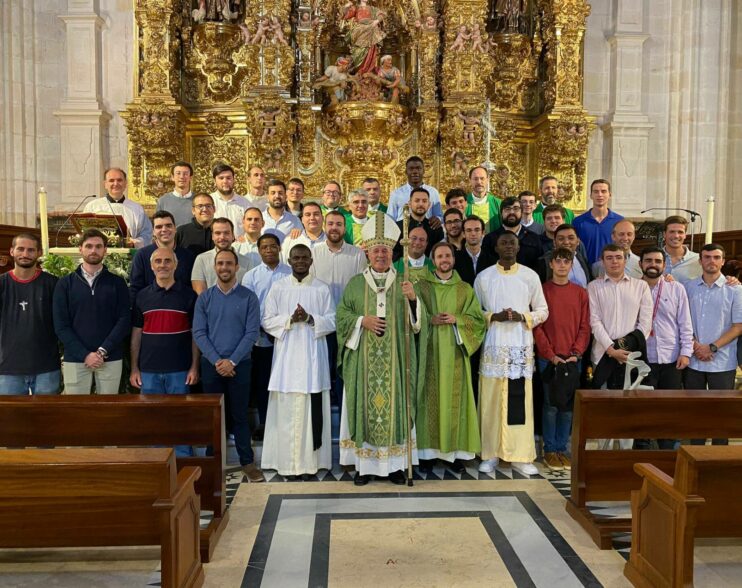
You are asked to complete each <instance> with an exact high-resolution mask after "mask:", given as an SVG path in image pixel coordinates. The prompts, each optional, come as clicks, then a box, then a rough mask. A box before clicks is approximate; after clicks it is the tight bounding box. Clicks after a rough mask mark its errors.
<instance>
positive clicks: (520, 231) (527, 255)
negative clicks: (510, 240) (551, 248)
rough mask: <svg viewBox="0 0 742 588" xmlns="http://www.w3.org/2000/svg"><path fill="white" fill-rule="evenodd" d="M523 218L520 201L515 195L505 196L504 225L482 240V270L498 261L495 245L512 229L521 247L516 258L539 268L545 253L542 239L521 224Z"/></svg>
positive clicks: (522, 263)
mask: <svg viewBox="0 0 742 588" xmlns="http://www.w3.org/2000/svg"><path fill="white" fill-rule="evenodd" d="M521 218H522V212H521V206H520V201H519V200H518V199H517V198H515V197H514V196H511V197H509V198H505V199H504V200H503V201H502V204H500V221H501V223H502V226H501V227H499V228H498V229H496V230H494V231H492V232H491V233H489V234H487V236H486V237H485V238H484V241H483V242H482V259H480V261H479V263H480V264H481V269H480V271H482V270H483V269H485V268H487V267H489V266H491V265H495V264H496V263H497V260H498V259H499V256H498V255H497V253H496V251H495V245H496V243H497V238H498V237H499V236H500V235H502V234H503V233H505V232H506V231H510V232H511V233H514V234H515V236H516V237H518V244H519V249H518V256H517V258H516V261H517V263H519V264H520V265H524V266H526V267H528V268H530V269H532V270H533V271H537V270H538V260H539V258H540V257H541V256H542V255H543V254H544V251H543V247H542V245H541V240H540V239H539V236H538V235H536V234H535V233H533V232H532V231H529V230H528V229H527V228H526V227H524V226H523V225H521V224H520V221H521Z"/></svg>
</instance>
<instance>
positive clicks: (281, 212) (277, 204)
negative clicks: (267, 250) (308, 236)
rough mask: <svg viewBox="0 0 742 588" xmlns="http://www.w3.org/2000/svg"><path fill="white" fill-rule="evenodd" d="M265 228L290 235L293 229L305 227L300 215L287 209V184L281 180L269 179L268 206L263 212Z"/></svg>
mask: <svg viewBox="0 0 742 588" xmlns="http://www.w3.org/2000/svg"><path fill="white" fill-rule="evenodd" d="M263 221H264V222H265V227H264V230H265V229H276V230H278V231H281V232H282V233H283V234H284V236H288V234H289V233H291V231H292V229H297V230H299V231H301V230H303V229H304V226H303V225H302V224H301V221H300V220H299V219H298V217H296V216H294V215H293V214H291V213H290V212H289V211H288V210H286V184H284V183H283V182H282V181H281V180H276V179H273V180H269V181H268V208H266V209H265V212H263Z"/></svg>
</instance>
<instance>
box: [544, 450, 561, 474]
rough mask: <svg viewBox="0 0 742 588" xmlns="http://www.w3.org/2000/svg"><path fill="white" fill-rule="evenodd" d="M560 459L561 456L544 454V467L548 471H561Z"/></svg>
mask: <svg viewBox="0 0 742 588" xmlns="http://www.w3.org/2000/svg"><path fill="white" fill-rule="evenodd" d="M560 457H561V456H560V455H559V454H558V453H545V454H544V465H545V466H546V467H548V468H549V469H550V470H563V469H564V464H563V463H562V460H561V459H560Z"/></svg>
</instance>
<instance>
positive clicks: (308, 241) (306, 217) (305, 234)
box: [281, 202, 327, 259]
mask: <svg viewBox="0 0 742 588" xmlns="http://www.w3.org/2000/svg"><path fill="white" fill-rule="evenodd" d="M301 220H302V224H303V225H304V230H303V231H302V232H301V234H300V235H298V236H297V237H293V238H292V237H291V236H288V237H286V238H285V239H284V240H283V246H282V247H281V255H282V256H283V259H288V258H289V252H290V251H291V248H292V247H293V246H294V245H296V244H297V243H304V245H306V246H308V247H309V248H310V249H312V248H314V246H315V245H316V244H318V243H322V241H324V240H325V239H326V238H327V236H326V235H325V232H324V231H323V230H322V223H323V221H324V217H323V215H322V209H321V208H320V205H319V204H317V203H316V202H307V203H306V204H305V205H304V210H303V211H302V213H301Z"/></svg>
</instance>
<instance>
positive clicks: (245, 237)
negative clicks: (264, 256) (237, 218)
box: [232, 206, 283, 268]
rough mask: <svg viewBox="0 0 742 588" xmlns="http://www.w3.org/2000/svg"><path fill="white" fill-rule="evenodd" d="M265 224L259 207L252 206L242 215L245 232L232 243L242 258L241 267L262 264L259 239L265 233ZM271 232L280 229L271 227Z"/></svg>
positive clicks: (252, 266)
mask: <svg viewBox="0 0 742 588" xmlns="http://www.w3.org/2000/svg"><path fill="white" fill-rule="evenodd" d="M264 226H265V220H263V213H262V212H260V209H259V208H255V207H254V206H251V207H250V208H248V209H247V210H246V211H245V215H244V216H243V217H242V228H243V229H244V230H245V232H244V233H243V234H242V236H241V237H240V238H238V239H236V240H235V242H234V244H233V245H232V249H234V250H235V253H237V257H238V258H239V260H240V266H241V267H251V268H254V267H255V266H257V265H258V264H260V253H259V252H258V239H259V238H260V235H262V234H263V227H264ZM270 232H272V233H274V234H275V233H278V232H279V231H276V230H275V229H271V231H270ZM281 234H282V233H281ZM282 235H283V234H282ZM277 238H278V239H279V240H280V239H281V237H277Z"/></svg>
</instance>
